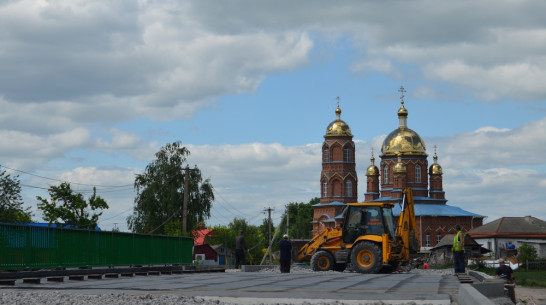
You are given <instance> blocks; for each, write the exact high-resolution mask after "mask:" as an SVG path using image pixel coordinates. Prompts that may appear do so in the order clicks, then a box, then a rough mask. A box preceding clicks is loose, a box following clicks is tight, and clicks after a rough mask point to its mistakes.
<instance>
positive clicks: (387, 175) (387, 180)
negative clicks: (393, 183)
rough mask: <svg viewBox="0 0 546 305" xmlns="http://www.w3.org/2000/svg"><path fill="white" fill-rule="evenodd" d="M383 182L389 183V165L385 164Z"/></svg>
mask: <svg viewBox="0 0 546 305" xmlns="http://www.w3.org/2000/svg"><path fill="white" fill-rule="evenodd" d="M383 183H389V167H388V166H385V168H384V170H383Z"/></svg>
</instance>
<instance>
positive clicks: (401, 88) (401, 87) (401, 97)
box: [398, 86, 406, 103]
mask: <svg viewBox="0 0 546 305" xmlns="http://www.w3.org/2000/svg"><path fill="white" fill-rule="evenodd" d="M398 92H401V93H402V95H401V96H400V100H402V103H404V92H406V90H404V86H400V89H399V90H398Z"/></svg>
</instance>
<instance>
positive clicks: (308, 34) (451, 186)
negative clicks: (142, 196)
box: [0, 0, 546, 230]
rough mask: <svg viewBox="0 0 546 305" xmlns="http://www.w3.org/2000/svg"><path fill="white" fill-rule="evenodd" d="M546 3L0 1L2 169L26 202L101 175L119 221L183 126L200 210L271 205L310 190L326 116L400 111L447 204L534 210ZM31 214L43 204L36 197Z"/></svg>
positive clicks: (221, 219)
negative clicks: (208, 199)
mask: <svg viewBox="0 0 546 305" xmlns="http://www.w3.org/2000/svg"><path fill="white" fill-rule="evenodd" d="M545 11H546V2H540V1H502V0H501V1H498V0H495V1H432V0H431V1H426V0H424V1H358V2H357V1H335V2H333V1H317V0H313V1H250V0H247V1H220V2H218V1H207V0H196V1H166V0H162V1H145V0H141V1H123V0H119V1H98V2H96V1H89V0H67V1H62V0H59V1H45V0H42V1H33V0H28V1H27V0H21V1H9V0H4V1H0V109H1V111H0V166H2V170H7V171H8V172H9V173H12V174H13V175H19V179H20V180H21V183H22V185H23V195H24V199H25V204H26V206H32V207H33V209H34V210H35V207H36V203H37V201H36V198H35V197H36V196H37V195H39V196H46V197H47V191H46V189H47V188H48V187H49V186H51V185H58V184H59V183H60V181H68V182H70V183H71V185H72V187H73V189H75V190H78V191H81V192H83V193H85V194H88V193H87V192H88V191H89V190H90V189H91V188H92V186H93V185H95V186H97V188H98V190H99V195H101V196H102V197H104V198H105V199H106V200H107V201H108V203H109V205H110V209H109V210H107V211H106V212H105V213H104V215H103V217H102V221H101V222H100V224H99V225H100V226H101V227H102V228H103V229H111V228H113V227H115V226H117V227H119V228H121V229H122V230H125V229H126V220H125V219H126V217H127V216H128V215H130V213H131V212H132V206H133V199H134V196H135V193H134V190H133V187H132V184H133V182H134V177H135V174H137V173H140V172H142V171H143V170H144V168H145V166H146V165H147V164H148V163H150V162H151V161H152V160H153V159H154V154H155V153H156V152H157V151H158V150H159V149H160V148H161V147H162V146H164V145H165V144H167V143H172V142H174V141H181V142H182V144H183V145H184V146H187V147H188V148H189V150H190V151H191V156H190V157H189V160H188V161H189V164H190V165H194V164H197V165H198V167H199V168H200V169H201V170H202V172H203V175H204V176H205V177H207V178H210V179H211V183H212V184H213V186H214V187H215V192H216V199H217V200H216V202H215V203H214V207H213V209H212V217H211V219H210V220H209V222H208V224H210V225H217V224H221V225H225V224H228V223H229V222H230V221H231V220H233V218H234V217H243V218H246V219H247V220H248V221H249V222H250V223H251V224H260V223H261V222H262V219H263V218H264V217H266V215H265V214H264V212H263V211H264V208H267V207H272V208H274V209H275V211H274V213H273V216H274V218H275V219H277V220H278V219H280V215H281V213H282V212H283V210H284V206H285V205H286V204H287V203H289V202H308V201H309V200H310V199H311V198H313V197H318V196H320V194H319V190H320V188H319V178H320V170H321V163H320V162H321V158H320V147H321V144H322V141H323V140H324V138H323V135H324V133H325V131H326V127H327V126H328V124H329V123H330V122H331V121H333V120H334V119H335V113H334V110H335V107H336V102H337V100H336V97H338V96H339V97H340V106H341V109H342V110H343V113H342V115H341V117H342V119H343V120H344V121H345V122H347V123H348V124H349V125H350V127H351V129H352V132H353V134H354V136H355V137H354V140H355V142H356V143H357V173H358V175H359V178H360V182H361V183H360V185H359V189H358V192H359V194H360V196H359V200H363V199H364V198H363V197H364V196H363V194H364V192H365V183H363V181H365V179H366V177H365V169H366V168H367V166H368V165H369V159H370V153H371V150H370V149H371V148H372V147H374V149H375V151H376V156H377V154H378V150H379V148H380V147H381V143H382V141H383V139H384V138H385V136H386V135H387V134H389V133H390V132H391V131H392V130H394V129H395V128H397V126H398V120H397V116H396V112H397V110H398V108H399V107H400V93H399V92H398V89H399V88H400V86H404V87H405V88H406V90H407V92H406V97H405V98H404V100H405V102H406V104H405V105H406V108H407V109H408V111H409V117H408V126H409V127H410V128H411V129H413V130H415V131H417V132H418V133H419V134H420V135H421V137H422V138H423V139H424V141H425V143H426V145H427V152H428V153H429V163H430V164H432V155H433V153H434V146H437V152H438V157H439V163H440V164H441V166H442V167H443V169H444V190H445V191H446V197H447V199H448V200H449V202H448V204H450V205H453V206H458V207H461V208H463V209H466V210H468V211H470V212H473V213H478V214H481V215H485V216H487V218H486V220H485V221H486V222H489V221H492V220H495V219H497V218H499V217H503V216H525V215H533V216H535V217H538V218H541V219H543V220H546V158H545V157H544V155H545V150H546V86H545V85H544V83H545V80H546V19H545V18H544V14H543V13H544V12H545ZM34 218H35V219H36V220H38V221H40V220H41V214H40V213H39V212H38V211H35V217H34Z"/></svg>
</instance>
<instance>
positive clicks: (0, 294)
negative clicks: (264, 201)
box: [0, 266, 546, 305]
mask: <svg viewBox="0 0 546 305" xmlns="http://www.w3.org/2000/svg"><path fill="white" fill-rule="evenodd" d="M291 271H292V273H312V272H313V271H312V270H310V269H309V268H301V267H297V266H295V267H293V268H292V270H291ZM226 272H240V271H239V270H235V269H228V270H226ZM261 272H269V273H279V269H278V268H274V269H266V270H263V271H261ZM332 272H334V271H332ZM409 272H410V273H427V274H440V275H447V274H452V273H453V272H452V270H450V269H445V270H423V269H413V270H411V271H409ZM520 294H522V295H521V296H520ZM523 294H525V295H523ZM516 296H517V297H518V301H519V302H518V304H527V305H531V304H537V305H538V304H546V303H543V302H542V301H544V300H545V296H546V289H532V288H531V289H529V288H523V287H522V288H520V287H517V288H516ZM492 301H493V302H494V303H495V304H497V305H500V304H506V303H505V301H506V300H505V299H499V300H492ZM242 303H245V304H276V305H295V304H298V305H311V304H313V305H317V304H321V305H327V304H335V305H349V304H350V305H354V304H363V305H387V304H388V303H384V302H374V303H358V302H351V301H336V300H298V299H285V300H271V302H268V301H267V300H264V299H261V300H258V299H247V300H245V301H244V302H243V301H242V300H240V299H238V300H233V298H214V297H191V296H179V295H171V294H144V295H130V294H123V293H110V294H74V293H70V292H63V291H51V290H34V289H33V290H22V289H21V290H19V289H6V290H0V304H9V305H36V304H43V305H78V304H86V305H95V304H96V305H99V304H100V305H103V304H127V305H129V304H130V305H141V304H142V305H144V304H146V305H152V304H154V305H156V304H168V305H170V304H188V305H197V304H201V305H231V304H242ZM398 304H400V303H398ZM415 304H416V303H414V302H408V303H404V304H403V305H415ZM400 305H402V304H400Z"/></svg>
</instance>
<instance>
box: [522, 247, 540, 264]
mask: <svg viewBox="0 0 546 305" xmlns="http://www.w3.org/2000/svg"><path fill="white" fill-rule="evenodd" d="M518 252H519V261H520V262H522V263H523V262H528V261H535V260H536V259H537V257H538V255H537V249H536V248H535V247H533V246H531V245H529V244H523V245H521V246H520V247H519V249H518Z"/></svg>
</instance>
